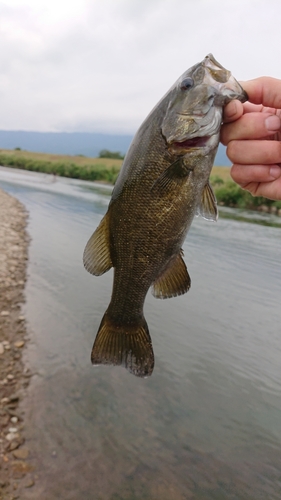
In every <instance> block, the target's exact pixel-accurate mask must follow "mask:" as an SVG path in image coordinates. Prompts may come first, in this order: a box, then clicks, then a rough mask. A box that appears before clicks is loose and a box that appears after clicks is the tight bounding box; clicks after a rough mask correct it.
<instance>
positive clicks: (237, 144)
mask: <svg viewBox="0 0 281 500" xmlns="http://www.w3.org/2000/svg"><path fill="white" fill-rule="evenodd" d="M242 87H243V89H244V90H245V91H246V92H247V94H248V96H249V101H248V102H246V103H244V104H242V103H241V102H239V101H232V102H230V103H229V104H228V105H227V106H226V107H225V109H224V124H223V125H222V128H221V142H222V143H223V144H224V145H226V146H227V155H228V157H229V158H230V160H231V161H232V162H233V166H232V168H231V176H232V178H233V180H234V181H235V182H237V184H239V185H240V186H241V187H242V188H243V189H246V190H247V191H250V193H252V195H253V196H264V197H266V198H269V199H272V200H281V80H277V79H275V78H270V77H261V78H256V79H255V80H249V81H247V82H243V83H242Z"/></svg>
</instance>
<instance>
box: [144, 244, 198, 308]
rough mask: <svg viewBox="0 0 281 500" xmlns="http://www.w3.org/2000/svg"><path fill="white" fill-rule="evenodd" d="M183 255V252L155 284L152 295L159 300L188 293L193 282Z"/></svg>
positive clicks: (173, 260)
mask: <svg viewBox="0 0 281 500" xmlns="http://www.w3.org/2000/svg"><path fill="white" fill-rule="evenodd" d="M182 255H183V252H182V250H181V253H179V254H178V255H177V256H176V257H175V258H174V259H172V261H171V262H170V263H169V265H168V267H167V268H166V269H165V271H164V272H163V273H162V274H161V276H159V278H158V279H157V280H156V281H155V282H154V283H153V287H152V295H154V297H156V298H157V299H168V298H169V297H176V296H177V295H182V294H184V293H186V292H188V290H189V288H190V285H191V280H190V276H189V274H188V271H187V269H186V265H185V262H184V260H183V258H182Z"/></svg>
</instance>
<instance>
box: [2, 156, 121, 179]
mask: <svg viewBox="0 0 281 500" xmlns="http://www.w3.org/2000/svg"><path fill="white" fill-rule="evenodd" d="M0 165H4V166H6V167H11V168H21V169H23V170H31V171H34V172H44V173H46V174H55V175H60V176H62V177H71V178H73V179H84V180H86V181H104V182H109V183H111V184H113V183H114V182H115V180H116V178H117V175H118V172H119V170H120V168H121V165H122V160H116V159H113V158H87V157H85V156H67V155H65V156H64V155H51V154H43V153H31V152H28V151H21V150H19V151H18V150H8V149H0Z"/></svg>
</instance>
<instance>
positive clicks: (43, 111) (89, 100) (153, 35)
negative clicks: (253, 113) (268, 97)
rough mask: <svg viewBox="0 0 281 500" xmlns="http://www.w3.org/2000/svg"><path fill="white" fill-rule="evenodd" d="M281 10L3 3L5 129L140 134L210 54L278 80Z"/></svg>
mask: <svg viewBox="0 0 281 500" xmlns="http://www.w3.org/2000/svg"><path fill="white" fill-rule="evenodd" d="M280 21H281V1H280V0H262V1H261V0H233V1H230V0H0V41H1V43H0V46H1V50H0V68H1V71H0V96H1V97H0V101H1V106H0V110H1V111H0V129H2V130H34V131H81V132H82V131H83V132H92V131H95V132H113V133H130V134H131V133H134V132H135V131H136V129H137V128H138V126H139V125H140V123H141V122H142V120H143V119H144V118H145V117H146V115H147V114H148V113H149V111H150V110H151V108H152V107H153V106H154V105H155V104H156V102H157V101H158V100H159V99H160V98H161V97H162V95H163V94H164V93H165V92H166V91H167V90H168V89H169V87H170V86H171V85H172V84H173V83H174V81H175V80H176V79H177V78H178V77H179V76H180V75H181V74H182V73H183V72H184V71H185V70H186V69H188V68H189V67H190V66H192V65H193V64H195V63H197V62H199V61H201V60H202V59H203V58H204V57H205V55H207V54H208V53H209V52H212V53H213V54H214V56H215V58H216V59H217V60H218V61H219V62H220V63H221V64H223V65H224V66H225V67H226V68H227V69H230V70H231V71H232V73H233V75H234V76H235V77H236V78H237V79H240V80H246V79H249V78H254V77H257V76H261V75H270V76H275V77H277V78H281V22H280Z"/></svg>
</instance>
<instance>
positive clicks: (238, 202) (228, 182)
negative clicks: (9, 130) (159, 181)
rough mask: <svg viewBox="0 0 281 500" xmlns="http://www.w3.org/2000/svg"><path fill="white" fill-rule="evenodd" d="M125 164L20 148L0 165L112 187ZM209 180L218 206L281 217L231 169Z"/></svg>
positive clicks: (113, 158)
mask: <svg viewBox="0 0 281 500" xmlns="http://www.w3.org/2000/svg"><path fill="white" fill-rule="evenodd" d="M122 162H123V159H122V155H121V154H120V153H118V152H116V153H114V152H110V151H106V150H103V151H101V152H100V156H99V158H89V157H86V156H83V155H77V156H67V155H51V154H45V153H33V152H29V151H23V150H21V149H20V148H16V149H15V150H7V149H0V165H2V166H5V167H10V168H19V169H23V170H30V171H33V172H43V173H46V174H53V175H58V176H62V177H70V178H73V179H82V180H86V181H87V180H88V181H100V182H101V181H102V182H106V183H109V184H114V183H115V181H116V179H117V176H118V173H119V171H120V168H121V165H122ZM210 180H211V185H212V187H213V190H214V192H215V195H216V198H217V201H218V204H219V205H221V206H226V207H233V208H242V209H248V210H260V211H262V212H268V213H272V214H275V215H279V216H280V217H281V201H274V200H268V199H266V198H262V197H260V196H257V197H253V196H252V195H251V194H250V193H248V192H247V191H244V190H243V189H241V188H240V187H239V186H238V185H237V184H235V182H233V181H232V179H231V177H230V168H229V167H221V166H219V167H218V166H215V167H213V169H212V173H211V178H210Z"/></svg>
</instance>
